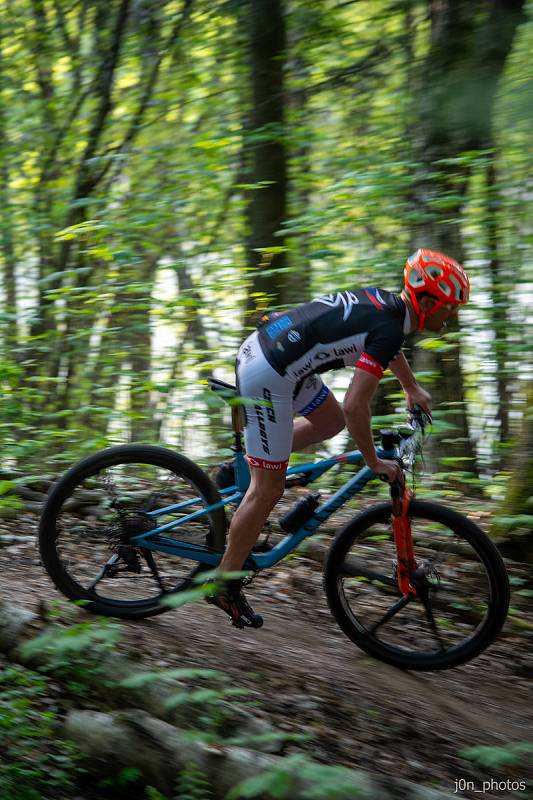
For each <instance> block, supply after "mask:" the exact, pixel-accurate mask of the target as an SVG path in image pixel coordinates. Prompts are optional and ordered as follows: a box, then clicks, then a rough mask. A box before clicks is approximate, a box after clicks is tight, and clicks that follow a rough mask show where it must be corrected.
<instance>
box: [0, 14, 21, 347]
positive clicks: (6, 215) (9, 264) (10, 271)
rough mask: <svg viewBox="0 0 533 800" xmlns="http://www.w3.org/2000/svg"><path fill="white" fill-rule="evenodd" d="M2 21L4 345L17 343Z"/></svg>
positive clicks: (0, 182) (0, 185)
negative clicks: (6, 318)
mask: <svg viewBox="0 0 533 800" xmlns="http://www.w3.org/2000/svg"><path fill="white" fill-rule="evenodd" d="M3 47H4V36H3V20H2V21H1V22H0V226H1V228H2V251H3V261H4V270H3V276H4V292H5V310H6V311H7V313H8V314H10V315H13V316H12V321H11V322H10V323H9V324H8V326H7V333H6V342H7V343H8V344H15V343H16V342H17V339H18V337H17V293H16V275H15V273H16V268H15V267H16V257H15V247H14V235H13V219H12V209H11V201H10V192H9V177H10V176H9V162H10V159H11V154H12V148H11V145H10V142H9V137H8V132H7V117H6V113H5V112H6V103H5V98H4V86H5V73H4V59H3Z"/></svg>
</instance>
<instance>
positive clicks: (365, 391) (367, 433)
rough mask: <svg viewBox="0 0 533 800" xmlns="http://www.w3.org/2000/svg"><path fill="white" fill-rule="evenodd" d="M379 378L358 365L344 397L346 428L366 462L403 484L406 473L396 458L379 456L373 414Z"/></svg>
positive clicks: (378, 471)
mask: <svg viewBox="0 0 533 800" xmlns="http://www.w3.org/2000/svg"><path fill="white" fill-rule="evenodd" d="M378 383H379V378H378V377H376V376H375V375H372V374H370V373H369V372H366V371H365V370H362V369H358V368H357V367H356V368H355V372H354V376H353V378H352V381H351V383H350V386H349V388H348V391H347V392H346V395H345V397H344V404H343V409H344V416H345V418H346V427H347V428H348V430H349V431H350V433H351V435H352V436H353V438H354V440H355V442H356V444H357V446H358V448H359V450H360V451H361V453H362V454H363V458H364V459H365V462H366V463H367V465H368V466H369V467H370V469H371V470H373V471H374V472H375V473H376V474H377V475H386V476H387V480H388V481H389V482H391V481H400V483H403V472H402V470H401V468H400V466H399V464H397V463H396V462H395V461H387V460H384V459H381V458H378V454H377V453H376V448H375V447H374V441H373V439H372V414H371V411H370V403H371V401H372V398H373V397H374V393H375V391H376V388H377V385H378Z"/></svg>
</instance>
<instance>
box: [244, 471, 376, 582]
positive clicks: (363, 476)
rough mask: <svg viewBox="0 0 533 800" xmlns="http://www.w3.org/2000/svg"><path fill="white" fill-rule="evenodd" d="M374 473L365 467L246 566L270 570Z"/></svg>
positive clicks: (252, 555) (363, 485) (371, 477)
mask: <svg viewBox="0 0 533 800" xmlns="http://www.w3.org/2000/svg"><path fill="white" fill-rule="evenodd" d="M375 477H376V476H375V474H374V472H373V471H372V470H371V469H370V467H363V468H362V469H360V470H359V472H358V473H357V474H356V475H354V476H353V478H351V479H350V480H349V481H348V482H347V483H346V484H344V486H343V487H342V488H341V489H339V491H338V492H336V493H335V494H334V495H333V497H330V499H329V500H328V501H327V502H326V503H324V504H323V505H321V506H320V507H319V508H317V510H316V511H315V513H314V514H313V516H312V517H311V519H309V520H308V521H307V522H306V523H305V524H304V525H302V527H301V528H299V529H298V530H297V531H295V532H294V533H290V534H288V536H286V537H285V538H284V539H282V541H281V542H279V544H277V545H276V546H275V547H274V548H273V549H272V550H271V551H270V552H268V553H264V554H255V553H253V554H251V555H249V556H248V558H247V560H246V562H245V564H244V566H245V567H246V568H250V569H268V568H269V567H272V566H274V564H277V562H278V561H281V559H282V558H285V556H286V555H288V554H289V553H290V552H291V551H292V550H294V549H295V548H296V547H297V546H298V545H299V544H300V543H301V542H303V540H304V539H306V538H307V537H308V536H312V535H313V534H314V532H315V531H316V529H317V528H318V527H319V526H320V525H321V524H322V523H323V522H325V521H326V520H327V519H329V517H330V516H331V515H332V514H333V513H334V512H335V511H337V510H338V509H339V508H340V507H341V506H343V505H344V504H345V503H347V502H348V500H350V499H351V498H352V497H353V496H354V495H356V494H358V492H360V491H361V490H362V489H363V488H364V487H365V486H366V484H367V483H368V482H369V481H371V480H372V479H373V478H375Z"/></svg>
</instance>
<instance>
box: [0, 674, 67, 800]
mask: <svg viewBox="0 0 533 800" xmlns="http://www.w3.org/2000/svg"><path fill="white" fill-rule="evenodd" d="M48 692H49V685H48V683H47V681H46V679H45V678H43V676H41V675H39V674H37V673H36V672H33V671H31V670H28V669H24V668H23V667H18V666H17V667H13V666H9V667H3V668H2V667H1V666H0V797H2V800H46V799H47V798H50V800H52V799H54V800H55V798H60V797H64V796H65V793H67V794H70V792H71V791H72V790H73V789H74V786H75V781H76V779H77V778H78V777H79V775H80V774H81V769H80V767H79V766H78V761H79V757H78V755H77V751H76V749H75V748H74V746H73V745H72V744H71V743H68V742H65V741H63V740H62V739H61V738H59V737H58V733H57V727H58V720H57V715H56V711H55V710H54V709H53V707H51V706H50V703H49V702H48V701H47V695H48Z"/></svg>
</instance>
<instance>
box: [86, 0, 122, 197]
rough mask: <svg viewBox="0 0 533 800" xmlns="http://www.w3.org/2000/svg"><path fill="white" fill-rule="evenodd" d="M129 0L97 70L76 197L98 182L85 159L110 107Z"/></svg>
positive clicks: (117, 19)
mask: <svg viewBox="0 0 533 800" xmlns="http://www.w3.org/2000/svg"><path fill="white" fill-rule="evenodd" d="M129 6H130V0H121V4H120V8H119V10H118V13H117V18H116V21H115V28H114V31H113V38H112V42H111V46H110V48H109V50H108V51H107V52H106V55H105V56H104V58H103V60H102V62H101V64H100V69H99V71H98V78H97V84H100V87H101V94H100V105H99V107H98V110H97V112H96V116H95V118H94V121H93V124H92V127H91V130H90V131H89V136H88V140H87V145H86V147H85V152H84V154H83V157H82V160H81V168H80V171H79V174H78V181H77V186H76V194H75V196H76V197H84V196H86V195H87V194H88V193H89V192H90V191H91V190H92V189H93V188H94V187H95V186H96V185H97V183H98V178H97V177H96V176H94V175H93V176H92V177H91V176H90V174H89V172H88V170H87V161H89V160H90V159H91V158H93V157H94V154H95V152H96V148H97V147H98V142H99V141H100V137H101V135H102V131H103V129H104V124H105V121H106V119H107V116H108V114H109V112H110V111H111V108H112V100H111V94H112V90H113V83H114V79H115V72H116V69H117V66H118V60H119V55H120V48H121V46H122V41H123V38H124V32H125V29H126V21H127V18H128V12H129Z"/></svg>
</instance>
